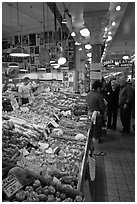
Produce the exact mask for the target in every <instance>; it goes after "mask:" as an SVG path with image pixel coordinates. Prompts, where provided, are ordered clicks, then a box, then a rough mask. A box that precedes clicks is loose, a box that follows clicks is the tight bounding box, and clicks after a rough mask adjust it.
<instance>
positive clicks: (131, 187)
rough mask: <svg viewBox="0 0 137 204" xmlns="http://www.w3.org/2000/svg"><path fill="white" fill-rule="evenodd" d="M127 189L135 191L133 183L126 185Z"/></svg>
mask: <svg viewBox="0 0 137 204" xmlns="http://www.w3.org/2000/svg"><path fill="white" fill-rule="evenodd" d="M127 187H128V189H129V191H133V192H134V191H135V185H127Z"/></svg>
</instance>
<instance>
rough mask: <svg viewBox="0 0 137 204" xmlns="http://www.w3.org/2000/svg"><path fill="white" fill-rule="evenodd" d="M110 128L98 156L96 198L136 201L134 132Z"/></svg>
mask: <svg viewBox="0 0 137 204" xmlns="http://www.w3.org/2000/svg"><path fill="white" fill-rule="evenodd" d="M120 130H122V127H121V122H120V121H118V127H117V130H116V131H113V130H108V132H107V136H106V137H105V138H104V141H103V142H102V143H100V144H99V148H100V150H101V151H105V152H106V156H96V158H95V159H96V180H95V202H129V201H130V202H135V134H134V133H133V132H132V133H131V134H130V135H128V136H127V135H122V133H121V132H120Z"/></svg>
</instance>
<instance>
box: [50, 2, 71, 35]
mask: <svg viewBox="0 0 137 204" xmlns="http://www.w3.org/2000/svg"><path fill="white" fill-rule="evenodd" d="M46 4H47V5H48V7H49V9H50V10H51V11H52V13H53V14H54V15H55V11H56V18H57V20H58V22H59V23H60V25H61V27H62V29H63V30H64V31H66V32H67V33H68V34H69V33H70V31H69V30H68V27H67V26H66V25H65V24H62V15H61V13H60V12H59V9H58V7H57V6H56V3H52V2H46Z"/></svg>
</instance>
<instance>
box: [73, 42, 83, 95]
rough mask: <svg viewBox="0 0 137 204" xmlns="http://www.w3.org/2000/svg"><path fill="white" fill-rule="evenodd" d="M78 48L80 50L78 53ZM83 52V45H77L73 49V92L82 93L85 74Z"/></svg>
mask: <svg viewBox="0 0 137 204" xmlns="http://www.w3.org/2000/svg"><path fill="white" fill-rule="evenodd" d="M79 48H82V50H81V51H79ZM84 59H85V50H84V45H80V46H79V45H78V46H76V48H75V75H74V91H75V92H83V89H84V73H85V61H84Z"/></svg>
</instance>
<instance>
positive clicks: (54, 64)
mask: <svg viewBox="0 0 137 204" xmlns="http://www.w3.org/2000/svg"><path fill="white" fill-rule="evenodd" d="M50 65H51V66H57V65H58V63H52V64H50Z"/></svg>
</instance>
